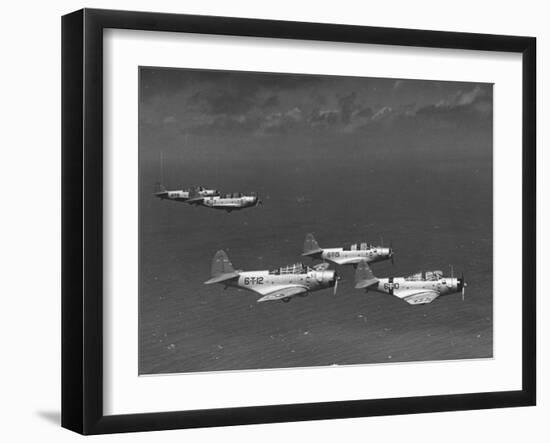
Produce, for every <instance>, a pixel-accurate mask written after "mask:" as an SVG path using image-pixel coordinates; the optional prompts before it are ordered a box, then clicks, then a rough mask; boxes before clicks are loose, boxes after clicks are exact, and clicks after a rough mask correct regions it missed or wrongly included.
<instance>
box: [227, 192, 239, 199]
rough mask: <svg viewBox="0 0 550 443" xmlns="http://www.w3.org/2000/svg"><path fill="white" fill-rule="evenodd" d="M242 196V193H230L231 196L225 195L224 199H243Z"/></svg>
mask: <svg viewBox="0 0 550 443" xmlns="http://www.w3.org/2000/svg"><path fill="white" fill-rule="evenodd" d="M242 196H243V193H242V192H230V193H229V194H225V196H224V198H241V197H242Z"/></svg>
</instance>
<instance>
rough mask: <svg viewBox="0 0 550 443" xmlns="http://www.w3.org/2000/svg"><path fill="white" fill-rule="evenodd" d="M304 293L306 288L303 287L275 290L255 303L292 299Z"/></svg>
mask: <svg viewBox="0 0 550 443" xmlns="http://www.w3.org/2000/svg"><path fill="white" fill-rule="evenodd" d="M306 292H307V288H306V287H305V286H287V287H286V288H282V289H277V290H275V291H271V292H269V293H267V294H265V295H264V296H263V297H262V298H259V299H258V300H257V302H258V303H261V302H264V301H273V300H281V299H283V298H290V297H294V296H296V295H300V294H304V293H306Z"/></svg>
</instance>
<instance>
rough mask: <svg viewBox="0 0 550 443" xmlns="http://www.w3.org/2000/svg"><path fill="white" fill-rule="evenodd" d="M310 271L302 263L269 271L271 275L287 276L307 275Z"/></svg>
mask: <svg viewBox="0 0 550 443" xmlns="http://www.w3.org/2000/svg"><path fill="white" fill-rule="evenodd" d="M308 271H309V268H308V267H307V266H304V265H303V264H302V263H295V264H293V265H288V266H283V267H281V268H279V269H274V270H272V271H269V273H270V274H271V275H285V274H305V273H307V272H308Z"/></svg>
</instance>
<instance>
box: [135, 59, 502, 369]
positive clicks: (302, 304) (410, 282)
mask: <svg viewBox="0 0 550 443" xmlns="http://www.w3.org/2000/svg"><path fill="white" fill-rule="evenodd" d="M138 75H139V374H140V375H155V374H177V373H190V372H211V371H236V370H262V369H264V370H267V369H278V368H304V367H326V366H344V365H366V364H394V363H405V362H427V361H447V360H466V359H487V358H492V357H493V303H494V299H493V85H492V84H489V83H475V82H454V81H438V80H437V79H426V80H412V79H396V78H368V77H345V76H328V75H311V74H298V73H266V72H245V71H220V70H202V69H179V68H178V69H176V68H166V67H162V68H161V67H149V66H141V67H139V72H138Z"/></svg>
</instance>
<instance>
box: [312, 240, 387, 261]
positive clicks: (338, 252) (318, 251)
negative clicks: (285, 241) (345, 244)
mask: <svg viewBox="0 0 550 443" xmlns="http://www.w3.org/2000/svg"><path fill="white" fill-rule="evenodd" d="M302 255H303V256H304V257H311V258H312V259H319V260H327V261H330V262H332V263H336V264H337V265H353V266H357V264H358V263H359V262H360V261H363V260H364V261H366V262H368V263H374V262H379V261H383V260H388V259H391V262H392V263H393V248H392V247H391V246H390V247H389V248H384V247H383V246H373V245H370V244H368V243H361V244H357V243H356V244H353V245H351V246H350V248H349V249H344V248H321V247H320V246H319V244H318V243H317V241H316V240H315V237H313V234H307V235H306V238H305V240H304V251H303V253H302Z"/></svg>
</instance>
